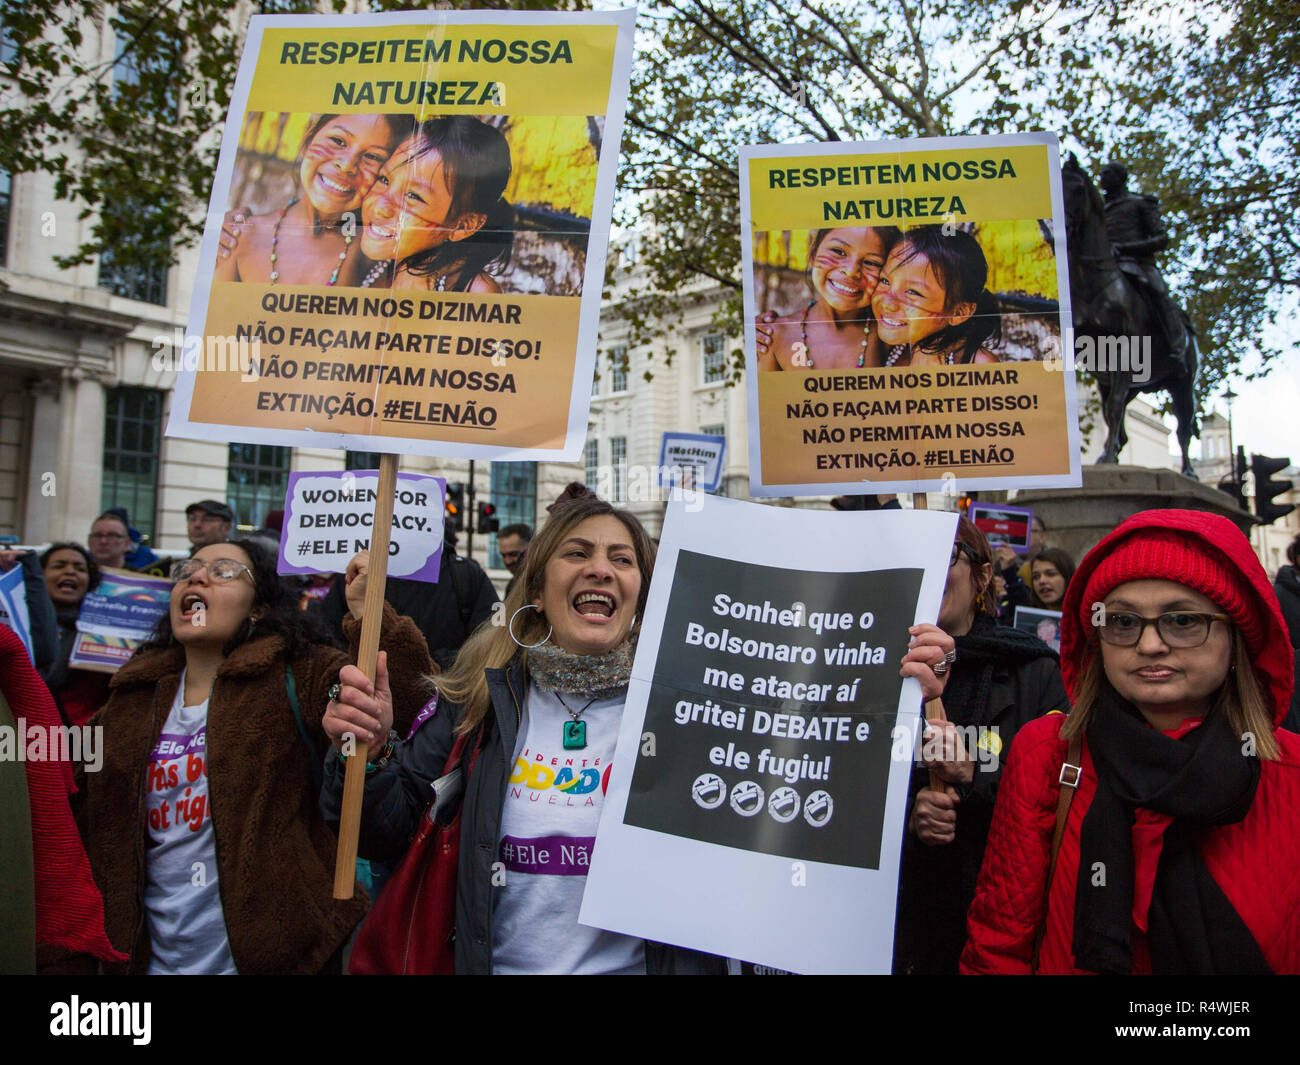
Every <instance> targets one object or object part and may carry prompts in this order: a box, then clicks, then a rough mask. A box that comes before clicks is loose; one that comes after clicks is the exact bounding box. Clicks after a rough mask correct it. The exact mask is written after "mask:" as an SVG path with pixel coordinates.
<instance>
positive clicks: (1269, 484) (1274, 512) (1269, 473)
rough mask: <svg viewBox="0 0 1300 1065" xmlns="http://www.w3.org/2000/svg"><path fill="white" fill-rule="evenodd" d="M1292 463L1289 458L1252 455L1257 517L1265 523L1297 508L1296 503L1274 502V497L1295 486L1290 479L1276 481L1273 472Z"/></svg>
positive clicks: (1251, 469)
mask: <svg viewBox="0 0 1300 1065" xmlns="http://www.w3.org/2000/svg"><path fill="white" fill-rule="evenodd" d="M1290 465H1291V460H1290V459H1289V458H1285V459H1274V458H1269V457H1268V456H1267V455H1251V456H1250V472H1251V473H1253V474H1254V475H1255V517H1257V518H1259V520H1260V521H1262V522H1263V523H1264V524H1265V525H1272V524H1273V522H1275V521H1277V519H1278V518H1283V517H1286V515H1288V514H1290V513H1291V511H1293V510H1295V504H1294V503H1274V502H1273V498H1274V497H1275V496H1280V495H1281V494H1282V493H1283V492H1289V491H1291V489H1292V488H1293V487H1295V486H1294V485H1293V484H1292V483H1291V482H1290V481H1275V480H1273V479H1272V478H1273V474H1275V473H1277V472H1278V471H1279V470H1284V469H1286V468H1287V467H1288V466H1290Z"/></svg>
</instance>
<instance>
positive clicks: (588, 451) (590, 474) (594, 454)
mask: <svg viewBox="0 0 1300 1065" xmlns="http://www.w3.org/2000/svg"><path fill="white" fill-rule="evenodd" d="M582 465H583V474H582V476H583V483H584V484H585V485H586V486H587V487H588V488H590V489H591V490H592V491H593V492H594V491H595V490H596V478H598V477H599V476H600V442H599V441H598V440H588V441H587V446H586V448H584V449H583V452H582Z"/></svg>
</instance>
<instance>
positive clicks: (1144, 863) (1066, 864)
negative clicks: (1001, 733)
mask: <svg viewBox="0 0 1300 1065" xmlns="http://www.w3.org/2000/svg"><path fill="white" fill-rule="evenodd" d="M1064 721H1065V717H1064V716H1063V715H1060V714H1051V715H1049V716H1047V717H1042V718H1039V719H1038V720H1036V721H1031V722H1030V723H1029V724H1028V725H1026V726H1025V727H1024V728H1022V729H1021V730H1020V732H1019V733H1017V734H1016V742H1015V746H1014V747H1013V748H1012V752H1011V757H1010V759H1009V761H1008V762H1007V767H1006V771H1005V773H1004V774H1003V777H1002V786H1001V788H1000V789H999V791H998V799H997V806H996V808H995V810H994V813H993V827H992V829H991V831H990V833H989V845H988V851H987V852H986V853H985V856H984V865H983V867H982V868H981V870H980V877H979V886H978V887H977V888H976V891H975V902H974V903H973V904H972V906H971V910H970V918H969V924H968V934H969V938H968V940H967V943H966V950H965V951H964V953H963V954H962V959H961V971H962V972H964V973H1028V972H1031V971H1032V970H1031V966H1030V958H1031V956H1032V953H1033V948H1034V933H1035V932H1036V930H1037V929H1038V927H1039V925H1040V923H1041V922H1042V920H1043V912H1044V908H1045V907H1046V906H1047V869H1048V865H1049V862H1050V858H1051V845H1052V833H1053V831H1054V829H1055V827H1056V799H1057V795H1058V791H1059V787H1060V785H1059V784H1058V777H1059V774H1060V771H1061V765H1062V763H1063V762H1064V761H1065V752H1066V741H1065V740H1063V739H1061V738H1060V735H1059V733H1060V728H1061V725H1062V724H1063V723H1064ZM1276 735H1277V740H1278V744H1279V746H1280V747H1281V748H1282V751H1281V757H1280V758H1278V759H1277V760H1274V761H1265V762H1263V763H1262V765H1263V771H1262V773H1261V775H1260V780H1259V788H1258V790H1257V791H1256V792H1255V801H1254V803H1253V804H1252V806H1251V808H1250V813H1248V814H1247V815H1246V817H1245V819H1244V820H1242V821H1240V822H1238V823H1237V824H1235V825H1225V826H1222V827H1218V828H1211V829H1207V830H1206V831H1205V833H1204V834H1203V836H1202V837H1201V857H1202V859H1203V860H1204V862H1205V866H1206V868H1207V869H1208V870H1209V872H1210V874H1211V875H1212V876H1213V877H1214V879H1215V881H1216V882H1217V883H1218V885H1219V886H1220V887H1221V888H1222V889H1223V893H1224V894H1225V895H1226V896H1227V898H1228V901H1229V902H1230V903H1232V905H1233V908H1234V909H1236V911H1237V912H1238V913H1239V914H1240V915H1241V917H1242V920H1243V921H1245V923H1246V927H1247V928H1249V929H1250V931H1251V934H1252V935H1254V937H1255V941H1256V942H1257V943H1258V944H1259V945H1260V948H1261V949H1262V950H1263V952H1264V957H1265V958H1266V959H1267V961H1268V964H1269V966H1270V967H1271V968H1272V969H1273V971H1274V972H1276V973H1298V972H1300V736H1296V735H1295V734H1294V733H1291V732H1287V731H1285V730H1281V729H1279V730H1278V732H1277V733H1276ZM1096 789H1097V775H1096V771H1095V770H1094V769H1093V766H1092V758H1091V756H1090V755H1089V753H1088V745H1087V742H1086V740H1085V742H1084V746H1083V779H1082V780H1081V781H1080V783H1079V790H1078V791H1077V792H1076V793H1075V796H1074V802H1073V803H1072V804H1071V806H1070V814H1069V817H1068V818H1067V819H1066V822H1065V835H1064V836H1063V838H1062V840H1061V851H1060V855H1059V857H1058V858H1057V865H1056V872H1055V890H1053V892H1052V894H1051V905H1050V908H1048V912H1047V929H1046V931H1045V932H1044V935H1043V942H1042V946H1041V948H1040V949H1039V955H1038V972H1040V973H1076V972H1079V970H1078V969H1076V968H1075V967H1074V956H1073V951H1072V946H1071V945H1072V943H1073V940H1074V894H1075V884H1076V882H1077V877H1078V871H1079V831H1080V829H1081V828H1082V826H1083V818H1084V815H1085V814H1086V813H1087V812H1088V806H1089V805H1090V804H1091V802H1092V796H1093V793H1094V792H1095V791H1096ZM1162 827H1163V823H1162V820H1161V819H1160V818H1159V816H1158V815H1155V814H1152V813H1150V812H1149V811H1145V810H1140V811H1138V820H1137V825H1136V826H1135V830H1134V856H1135V859H1136V863H1135V864H1136V868H1135V876H1134V881H1135V883H1134V909H1135V910H1137V909H1141V910H1142V911H1143V912H1145V905H1142V904H1143V902H1148V903H1149V901H1150V893H1151V887H1152V884H1153V883H1154V878H1155V865H1156V862H1157V861H1158V859H1159V848H1158V846H1157V845H1156V843H1155V839H1156V837H1158V835H1159V831H1160V830H1161V829H1162ZM1144 931H1145V930H1144V928H1143V927H1139V926H1137V925H1135V926H1134V931H1133V970H1134V972H1138V973H1149V972H1150V971H1151V966H1150V962H1149V959H1148V955H1147V945H1146V936H1145V934H1144Z"/></svg>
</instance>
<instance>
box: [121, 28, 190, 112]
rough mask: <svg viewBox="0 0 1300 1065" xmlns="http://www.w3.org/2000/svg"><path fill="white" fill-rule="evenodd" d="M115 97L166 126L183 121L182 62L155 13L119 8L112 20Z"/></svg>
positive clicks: (178, 52) (179, 49)
mask: <svg viewBox="0 0 1300 1065" xmlns="http://www.w3.org/2000/svg"><path fill="white" fill-rule="evenodd" d="M112 21H113V46H114V51H113V93H114V95H115V96H118V97H121V98H123V102H125V103H129V104H133V105H134V104H139V105H143V106H145V107H147V108H148V111H149V113H151V114H153V115H156V117H158V118H161V119H162V121H163V122H166V123H175V122H177V121H179V119H180V101H181V86H182V71H183V60H182V53H181V46H180V44H179V42H178V41H176V40H175V39H174V38H172V37H170V36H168V35H167V34H166V32H165V31H164V30H163V29H162V27H161V26H160V24H159V22H158V20H157V18H156V17H155V16H154V13H153V12H152V11H149V10H148V9H147V8H145V7H143V6H140V7H136V8H131V7H128V6H126V5H120V6H119V8H118V13H117V15H116V16H115V17H114V18H113V20H112Z"/></svg>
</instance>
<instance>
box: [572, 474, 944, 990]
mask: <svg viewBox="0 0 1300 1065" xmlns="http://www.w3.org/2000/svg"><path fill="white" fill-rule="evenodd" d="M703 503H704V505H703V508H702V509H701V510H700V512H699V513H697V514H693V515H692V516H691V518H690V519H689V521H687V520H685V518H684V514H685V506H684V504H683V503H682V502H680V501H674V502H672V503H670V504H669V506H668V512H667V519H666V522H665V525H664V534H663V539H662V542H661V546H660V552H659V559H658V561H657V563H656V567H655V580H654V583H653V585H652V587H651V591H650V596H649V600H648V602H647V605H646V617H645V621H644V625H643V628H642V632H641V636H640V639H639V642H638V645H637V655H636V662H635V664H634V666H633V670H632V680H631V685H630V687H629V690H628V699H627V706H626V709H625V710H624V715H623V722H622V727H621V730H620V734H619V742H618V749H617V754H616V756H615V768H614V771H613V773H612V774H611V778H610V784H609V791H608V794H607V798H606V803H605V808H604V811H603V813H602V817H601V823H600V830H599V833H598V835H597V837H596V848H595V853H594V856H593V859H592V868H591V872H590V875H589V877H588V882H587V888H586V893H585V896H584V899H583V907H582V913H581V915H580V918H579V919H580V921H581V922H582V923H583V924H588V925H594V926H596V927H600V928H608V929H611V930H613V931H618V932H624V933H627V934H629V935H636V936H643V937H645V938H647V939H652V940H656V941H660V942H666V943H674V944H678V945H681V946H687V947H695V948H698V949H700V950H706V951H710V952H712V953H715V954H721V955H726V956H731V957H738V958H744V959H746V960H749V961H753V962H758V963H761V964H764V965H773V966H778V967H780V968H783V969H790V970H793V971H797V972H841V971H854V972H859V971H862V972H887V971H888V970H889V966H890V958H891V955H892V951H893V918H894V905H895V899H896V896H897V891H898V860H899V850H900V847H901V845H902V828H903V820H904V814H905V811H906V805H907V794H906V792H907V781H908V778H909V774H910V772H911V768H912V761H911V759H912V752H913V740H914V737H915V729H916V728H917V727H918V721H919V716H920V715H919V711H920V707H921V693H920V687H919V685H918V684H917V683H916V681H915V680H912V679H908V680H906V681H904V680H902V679H901V678H900V677H899V668H900V663H901V660H902V658H903V655H904V654H906V652H907V645H908V639H909V635H908V631H907V630H908V627H909V626H910V625H913V624H915V623H917V622H919V621H933V620H934V619H935V618H936V617H937V616H938V611H939V602H940V599H941V598H942V595H943V587H944V583H945V581H946V579H947V574H948V557H949V554H950V552H951V549H952V541H953V532H954V522H955V521H956V516H955V515H953V514H950V513H939V512H935V513H925V512H913V511H908V512H904V511H884V512H876V513H865V512H858V513H844V514H838V513H830V512H824V511H823V512H816V511H806V510H785V509H778V508H770V507H762V506H756V505H754V504H748V503H740V502H735V501H732V500H721V499H716V498H714V497H704V500H703ZM739 528H743V529H745V536H743V537H738V536H737V535H736V530H737V529H739ZM885 545H889V546H888V547H886V546H885ZM896 729H901V731H898V732H896ZM738 899H743V900H744V905H737V900H738Z"/></svg>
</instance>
